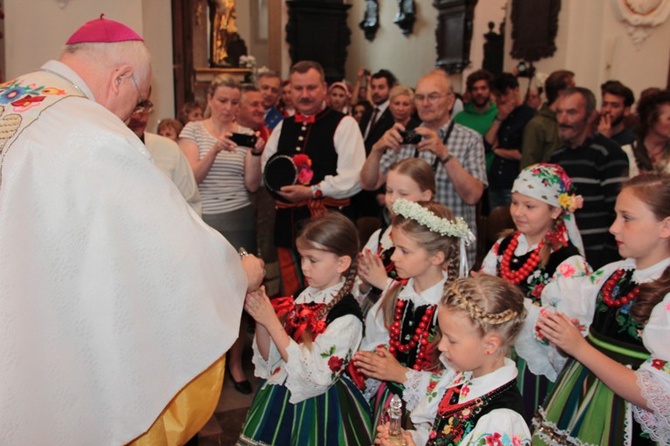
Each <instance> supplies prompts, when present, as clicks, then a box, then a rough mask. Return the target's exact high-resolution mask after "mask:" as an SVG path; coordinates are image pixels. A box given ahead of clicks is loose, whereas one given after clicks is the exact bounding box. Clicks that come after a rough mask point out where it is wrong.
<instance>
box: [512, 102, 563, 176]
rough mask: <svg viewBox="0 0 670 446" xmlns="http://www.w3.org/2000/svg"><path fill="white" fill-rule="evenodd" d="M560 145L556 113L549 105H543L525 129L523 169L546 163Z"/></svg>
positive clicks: (522, 153) (522, 154)
mask: <svg viewBox="0 0 670 446" xmlns="http://www.w3.org/2000/svg"><path fill="white" fill-rule="evenodd" d="M560 145H561V140H560V138H559V137H558V124H557V123H556V112H555V111H553V110H552V109H550V108H549V105H547V104H542V107H541V108H540V111H539V112H538V113H537V115H535V116H534V117H533V119H531V120H530V121H528V124H526V128H524V129H523V143H522V145H521V168H522V169H523V168H524V167H528V166H530V165H531V164H536V163H546V162H547V160H548V159H549V155H551V154H552V153H553V152H554V151H555V150H556V149H557V148H558V147H560Z"/></svg>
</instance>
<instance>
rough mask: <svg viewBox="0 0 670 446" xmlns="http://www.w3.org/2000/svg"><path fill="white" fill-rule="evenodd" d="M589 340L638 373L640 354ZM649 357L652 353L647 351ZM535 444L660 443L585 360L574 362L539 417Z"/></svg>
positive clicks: (641, 445) (611, 445) (590, 337)
mask: <svg viewBox="0 0 670 446" xmlns="http://www.w3.org/2000/svg"><path fill="white" fill-rule="evenodd" d="M587 340H588V341H589V342H590V343H591V344H592V345H593V346H594V347H595V348H597V349H598V350H600V351H602V352H603V353H605V354H606V355H607V356H609V357H611V358H612V359H615V360H616V361H618V362H620V363H622V364H627V365H629V366H631V367H632V368H633V369H637V368H638V367H639V365H640V364H641V363H642V362H643V361H644V358H643V356H642V355H644V354H641V353H640V352H638V351H634V350H629V349H626V348H624V347H621V346H618V345H614V344H606V343H604V342H603V341H602V340H599V339H596V338H595V337H594V336H593V334H592V333H589V335H588V336H587ZM647 356H648V353H647ZM533 429H534V432H533V445H580V446H582V445H597V446H600V445H608V446H623V445H629V444H632V445H634V446H644V445H654V444H655V443H654V442H653V441H651V440H650V439H649V438H648V436H647V435H646V434H645V433H643V432H642V428H641V427H640V425H639V423H637V422H636V421H635V419H634V418H633V414H632V410H631V408H630V403H628V402H627V401H625V400H624V399H623V398H620V397H618V396H617V395H616V394H615V393H614V392H612V390H610V388H609V387H607V386H606V385H605V384H604V383H603V382H602V381H600V379H598V377H596V376H595V375H594V374H593V373H591V371H590V370H589V369H587V368H586V367H584V366H583V365H582V364H581V363H580V362H577V361H575V360H574V359H570V360H569V361H568V363H567V364H566V365H565V367H564V368H563V370H562V371H561V373H560V374H559V375H558V378H557V379H556V383H555V384H554V387H553V388H552V390H551V392H550V393H549V396H548V397H547V400H546V401H545V403H544V405H543V407H540V409H538V411H537V413H536V414H535V417H534V418H533Z"/></svg>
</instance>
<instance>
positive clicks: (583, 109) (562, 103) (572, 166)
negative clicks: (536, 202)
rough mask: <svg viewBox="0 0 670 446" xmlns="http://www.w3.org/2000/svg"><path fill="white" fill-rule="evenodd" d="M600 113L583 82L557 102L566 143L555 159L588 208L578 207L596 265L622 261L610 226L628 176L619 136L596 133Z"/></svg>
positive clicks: (584, 237)
mask: <svg viewBox="0 0 670 446" xmlns="http://www.w3.org/2000/svg"><path fill="white" fill-rule="evenodd" d="M597 117H598V113H597V111H596V98H595V96H594V95H593V93H592V92H591V91H590V90H588V89H586V88H582V87H574V88H569V89H567V90H565V91H563V92H562V93H561V95H560V96H559V97H558V100H557V101H556V120H557V123H558V136H559V137H560V139H561V141H562V146H561V147H560V148H558V149H557V150H556V151H555V152H554V154H553V155H552V156H551V157H550V158H549V162H550V163H555V164H558V165H560V166H561V167H563V169H564V170H565V171H566V173H567V174H568V175H569V176H570V178H571V179H572V184H573V186H574V187H575V189H576V192H577V194H579V195H581V196H582V197H583V198H584V207H583V208H581V209H578V210H577V211H576V212H575V218H576V219H577V227H578V228H579V232H580V234H581V236H582V241H583V243H584V250H585V251H586V260H588V262H589V264H590V265H591V266H592V267H593V268H594V270H595V269H598V268H600V267H601V266H603V265H605V264H607V263H610V262H613V261H615V260H618V259H619V258H620V257H619V253H618V249H617V245H616V241H615V240H614V236H613V235H612V234H610V233H609V227H610V226H611V225H612V223H613V222H614V218H615V214H614V203H615V201H616V196H617V194H618V193H619V189H620V188H621V183H622V182H623V181H625V180H626V179H627V178H628V157H627V156H626V154H625V153H624V151H623V150H621V147H619V145H618V144H617V143H615V142H614V141H612V140H610V139H608V138H605V137H604V136H603V135H601V134H599V133H595V134H592V133H593V132H592V129H593V124H594V122H595V120H596V119H597Z"/></svg>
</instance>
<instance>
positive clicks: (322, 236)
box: [295, 212, 359, 343]
mask: <svg viewBox="0 0 670 446" xmlns="http://www.w3.org/2000/svg"><path fill="white" fill-rule="evenodd" d="M295 244H296V246H298V247H299V248H304V249H316V250H319V251H325V252H330V253H332V254H335V255H336V256H338V257H341V256H348V257H350V258H351V265H349V269H347V271H345V273H344V278H345V281H344V285H343V286H342V288H341V289H340V291H339V292H338V293H337V295H336V296H335V297H334V298H333V300H331V301H330V303H328V305H326V306H325V307H324V309H323V310H321V312H320V313H319V314H318V318H319V319H322V318H324V317H325V316H326V315H327V314H328V312H329V311H330V310H331V308H333V307H334V306H335V305H336V304H337V303H338V302H339V301H341V300H342V299H343V298H344V297H345V296H346V295H347V294H349V293H350V292H351V289H352V288H353V286H354V280H355V279H356V272H357V265H358V251H359V241H358V231H357V230H356V226H354V224H353V223H352V222H351V220H349V219H348V218H347V217H345V216H344V215H342V214H340V213H339V212H329V213H327V214H326V215H324V216H321V217H315V218H312V219H311V220H310V221H309V222H307V224H305V226H304V227H303V228H302V230H301V231H300V233H299V234H298V237H297V238H296V242H295ZM308 331H309V330H305V334H306V335H307V339H306V341H307V342H308V343H309V342H310V341H311V338H312V333H311V332H310V333H308Z"/></svg>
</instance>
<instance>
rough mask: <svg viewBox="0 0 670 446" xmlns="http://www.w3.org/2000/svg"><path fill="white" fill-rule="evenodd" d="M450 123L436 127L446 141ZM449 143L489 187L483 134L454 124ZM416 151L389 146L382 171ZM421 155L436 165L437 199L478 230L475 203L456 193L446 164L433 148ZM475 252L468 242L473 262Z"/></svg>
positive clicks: (473, 174)
mask: <svg viewBox="0 0 670 446" xmlns="http://www.w3.org/2000/svg"><path fill="white" fill-rule="evenodd" d="M448 127H449V123H446V124H445V125H443V126H442V127H441V128H440V129H439V130H438V131H437V134H438V135H439V136H440V138H442V140H443V141H444V136H445V133H446V131H447V128H448ZM446 146H447V149H448V150H449V153H451V154H452V155H453V156H454V158H456V160H458V162H459V163H460V164H461V166H463V169H465V170H466V171H467V172H468V173H469V174H470V175H472V176H473V177H475V178H476V179H478V180H479V181H481V182H482V183H484V187H486V185H487V179H486V164H485V162H484V143H483V140H482V137H481V135H479V133H477V132H475V131H474V130H471V129H469V128H467V127H464V126H462V125H460V124H454V128H453V130H452V132H451V135H449V139H448V140H447V143H446ZM415 152H416V148H415V146H413V145H404V146H402V147H401V149H400V150H399V151H398V152H396V151H394V150H387V151H386V153H384V155H383V156H382V159H381V161H380V163H379V169H380V171H381V172H382V173H383V174H384V175H386V173H387V172H388V170H389V167H391V165H392V164H393V163H395V162H396V161H400V160H403V159H405V158H412V157H414V155H415ZM418 157H419V158H423V159H424V160H426V161H427V162H428V164H430V165H431V166H433V171H434V172H435V183H436V187H437V191H436V192H437V193H436V196H435V201H437V202H439V203H442V204H444V205H446V206H448V207H449V208H450V209H451V210H452V211H453V213H454V215H457V216H460V217H463V219H464V220H465V222H466V223H467V224H468V226H470V230H471V231H472V233H473V234H477V219H476V206H474V205H470V204H467V203H465V202H464V201H463V199H462V198H461V197H460V195H458V193H456V189H455V188H454V185H453V183H452V182H451V181H450V180H449V176H448V175H447V171H446V170H445V168H444V166H443V165H442V164H440V162H439V160H437V157H436V156H435V154H434V153H433V152H430V151H423V152H419V155H418ZM475 253H476V246H475V243H471V244H470V246H468V260H469V263H470V265H472V264H473V262H474V260H475Z"/></svg>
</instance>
